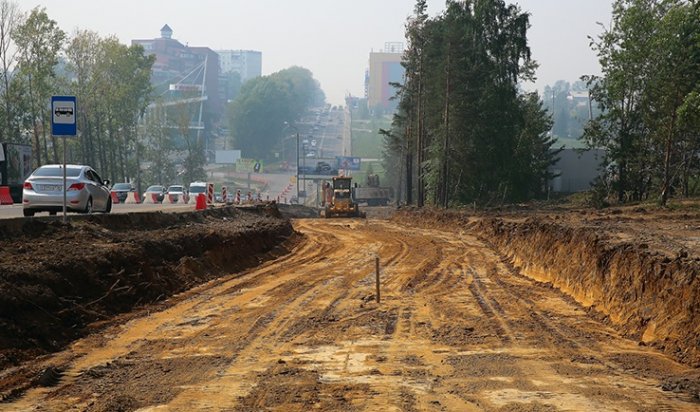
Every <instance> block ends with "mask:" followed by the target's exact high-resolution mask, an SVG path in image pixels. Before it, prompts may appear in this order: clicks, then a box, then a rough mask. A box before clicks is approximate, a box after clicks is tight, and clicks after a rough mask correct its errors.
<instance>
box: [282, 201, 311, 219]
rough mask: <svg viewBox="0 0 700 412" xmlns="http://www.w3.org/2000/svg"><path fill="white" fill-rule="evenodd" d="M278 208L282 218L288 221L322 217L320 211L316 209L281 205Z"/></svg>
mask: <svg viewBox="0 0 700 412" xmlns="http://www.w3.org/2000/svg"><path fill="white" fill-rule="evenodd" d="M278 208H279V211H280V213H281V214H282V216H284V217H286V218H288V219H308V218H315V217H319V216H320V215H319V213H320V211H319V210H318V209H316V208H315V207H309V206H303V205H287V204H280V205H278Z"/></svg>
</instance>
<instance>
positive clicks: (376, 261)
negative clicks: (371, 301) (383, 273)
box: [374, 256, 380, 303]
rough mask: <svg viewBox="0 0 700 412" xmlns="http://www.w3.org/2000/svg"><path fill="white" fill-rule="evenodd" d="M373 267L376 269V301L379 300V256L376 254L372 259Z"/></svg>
mask: <svg viewBox="0 0 700 412" xmlns="http://www.w3.org/2000/svg"><path fill="white" fill-rule="evenodd" d="M374 263H375V267H376V269H377V303H379V301H380V297H379V257H378V256H377V257H376V258H375V260H374Z"/></svg>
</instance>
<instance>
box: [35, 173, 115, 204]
mask: <svg viewBox="0 0 700 412" xmlns="http://www.w3.org/2000/svg"><path fill="white" fill-rule="evenodd" d="M66 185H67V187H68V189H67V190H66V209H67V210H68V211H71V212H79V213H92V212H95V211H97V212H104V213H109V212H110V211H112V197H111V196H110V189H109V180H102V178H100V175H98V174H97V172H96V171H95V170H94V169H93V168H92V167H90V166H85V165H67V166H66ZM22 210H23V213H24V216H34V214H35V213H37V212H49V214H51V215H55V214H56V213H58V212H60V211H62V210H63V165H55V164H54V165H44V166H41V167H39V168H38V169H36V170H34V172H32V174H31V175H30V176H29V177H28V178H27V180H25V181H24V187H23V189H22Z"/></svg>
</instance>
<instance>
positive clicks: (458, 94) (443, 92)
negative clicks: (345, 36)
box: [382, 0, 556, 206]
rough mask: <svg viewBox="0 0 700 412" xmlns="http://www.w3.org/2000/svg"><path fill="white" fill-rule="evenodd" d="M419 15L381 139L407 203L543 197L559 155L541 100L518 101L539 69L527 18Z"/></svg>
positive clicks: (484, 4)
mask: <svg viewBox="0 0 700 412" xmlns="http://www.w3.org/2000/svg"><path fill="white" fill-rule="evenodd" d="M415 11H416V13H415V16H413V17H412V18H410V19H409V22H408V23H407V25H406V27H407V29H406V36H407V38H408V40H409V47H408V50H407V51H406V52H405V54H404V60H403V65H404V67H405V68H406V82H405V84H403V85H402V87H400V88H399V90H398V95H399V98H400V104H399V109H398V112H397V114H396V115H395V116H394V122H393V125H392V128H391V130H383V131H382V134H383V135H384V136H385V144H386V154H387V155H386V158H385V166H386V169H387V170H388V171H390V174H389V177H390V178H391V179H392V180H393V181H394V184H395V185H396V186H397V188H401V186H405V187H406V190H405V192H404V194H402V196H404V197H405V199H406V201H407V202H408V203H410V202H411V200H412V198H413V195H414V193H413V191H414V189H413V188H414V187H415V196H416V198H417V204H418V205H419V206H420V205H422V204H423V202H424V201H425V202H429V203H436V204H441V205H447V204H464V203H472V202H474V201H477V202H481V203H492V202H503V201H519V200H525V199H529V198H531V197H533V196H538V195H542V193H543V192H544V188H545V187H546V180H547V177H548V176H547V167H548V166H549V165H550V164H552V163H553V161H554V158H555V155H556V151H551V150H550V148H551V146H552V145H553V143H554V141H553V140H552V139H550V138H548V137H547V136H546V132H547V131H548V130H549V129H550V128H551V122H550V120H549V118H548V117H547V115H546V112H545V110H544V109H543V108H542V105H541V103H540V101H539V97H538V96H537V95H535V94H526V95H520V94H519V93H518V82H519V81H521V80H529V79H531V78H532V76H533V72H534V68H535V67H536V64H535V63H534V62H533V61H532V60H531V58H530V49H529V47H528V45H527V29H528V27H529V16H528V15H527V14H526V13H522V12H521V11H520V9H519V8H518V7H517V6H514V5H506V3H505V2H504V1H498V0H497V1H494V0H474V1H466V2H461V1H460V2H458V1H452V0H450V1H448V2H447V9H446V11H445V12H444V13H443V14H441V15H439V16H437V17H435V18H432V19H431V18H428V16H427V15H426V14H425V2H424V1H418V2H417V3H416V8H415ZM391 171H398V173H397V172H391ZM414 176H415V178H414ZM401 182H403V183H401Z"/></svg>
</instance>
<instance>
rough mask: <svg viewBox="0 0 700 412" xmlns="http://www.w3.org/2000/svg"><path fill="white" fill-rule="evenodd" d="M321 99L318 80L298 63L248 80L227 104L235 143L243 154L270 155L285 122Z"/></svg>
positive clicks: (298, 115) (321, 100)
mask: <svg viewBox="0 0 700 412" xmlns="http://www.w3.org/2000/svg"><path fill="white" fill-rule="evenodd" d="M324 99H325V98H324V96H323V92H322V91H321V88H320V86H319V83H318V81H316V80H315V79H314V78H313V75H312V73H311V72H310V71H309V70H307V69H304V68H301V67H292V68H289V69H285V70H282V71H279V72H277V73H273V74H271V75H269V76H263V77H258V78H255V79H252V80H249V81H247V82H246V83H245V84H244V85H243V87H242V89H241V93H240V94H239V95H238V97H237V98H236V100H235V101H234V102H233V103H232V104H231V105H230V107H229V124H230V128H231V133H232V135H233V140H234V147H236V148H238V149H241V150H242V151H243V154H244V156H246V157H251V158H256V159H270V158H271V156H272V153H273V150H272V148H273V147H275V146H277V145H279V144H280V142H281V138H282V135H283V131H284V129H285V124H286V123H293V122H295V121H296V120H298V119H299V118H300V117H301V116H302V115H303V114H304V113H305V112H306V111H307V110H308V109H309V108H310V107H312V106H317V105H320V104H321V103H322V102H323V100H324Z"/></svg>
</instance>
